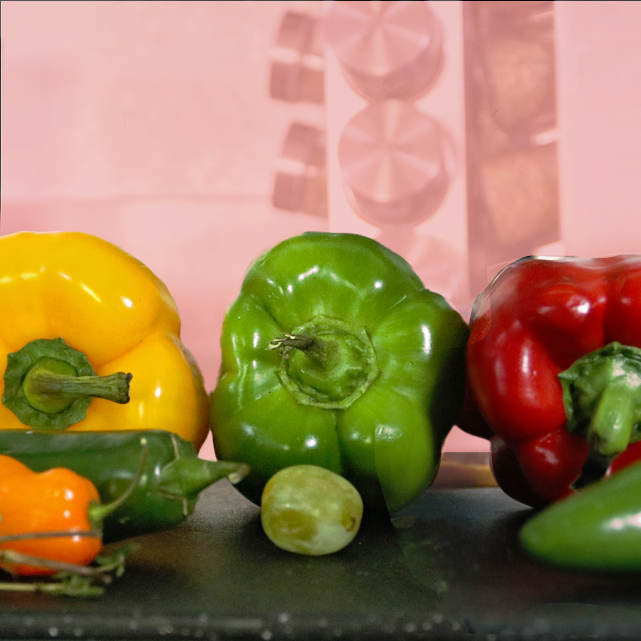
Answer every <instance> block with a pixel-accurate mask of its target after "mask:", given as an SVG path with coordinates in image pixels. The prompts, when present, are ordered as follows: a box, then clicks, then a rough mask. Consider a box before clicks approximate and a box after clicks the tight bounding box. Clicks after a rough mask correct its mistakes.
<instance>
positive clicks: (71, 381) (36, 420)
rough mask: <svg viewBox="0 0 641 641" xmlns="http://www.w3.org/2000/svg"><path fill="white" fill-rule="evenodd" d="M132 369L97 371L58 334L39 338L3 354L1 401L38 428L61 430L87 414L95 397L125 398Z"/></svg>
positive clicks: (127, 395) (31, 425)
mask: <svg viewBox="0 0 641 641" xmlns="http://www.w3.org/2000/svg"><path fill="white" fill-rule="evenodd" d="M131 378H132V376H131V374H126V373H124V372H116V373H115V374H110V375H108V376H98V375H97V374H96V372H95V371H94V370H93V368H92V366H91V364H90V363H89V360H88V359H87V357H86V356H85V354H83V353H82V352H80V351H78V350H77V349H74V348H73V347H71V346H70V345H68V344H67V343H65V342H64V340H63V339H62V338H56V339H37V340H35V341H31V342H30V343H27V344H26V345H25V346H24V347H23V348H22V349H20V350H18V351H17V352H14V353H12V354H9V355H8V356H7V369H6V370H5V373H4V394H3V396H2V403H3V405H4V406H5V407H7V408H8V409H10V410H11V411H12V412H13V413H14V414H15V415H16V416H17V417H18V419H19V420H20V421H21V422H22V423H24V424H25V425H28V426H29V427H32V428H34V429H40V430H64V429H66V428H67V427H69V426H71V425H74V424H75V423H79V422H80V421H82V420H83V419H84V418H85V416H86V415H87V409H88V408H89V404H90V403H91V401H92V400H93V399H94V398H103V399H107V400H109V401H113V402H114V403H121V404H124V403H128V402H129V385H130V382H131Z"/></svg>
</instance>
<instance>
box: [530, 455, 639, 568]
mask: <svg viewBox="0 0 641 641" xmlns="http://www.w3.org/2000/svg"><path fill="white" fill-rule="evenodd" d="M519 537H520V541H521V544H522V545H523V547H524V548H525V549H526V550H527V551H528V552H529V553H530V554H532V555H533V556H534V557H536V558H538V559H540V560H542V561H545V562H547V563H550V564H552V565H557V566H560V567H563V568H570V569H575V570H589V571H604V572H641V461H638V462H636V463H634V464H633V465H631V466H630V467H628V468H626V469H623V470H620V471H617V472H616V473H614V474H613V475H612V476H610V477H609V478H606V479H603V480H602V481H599V482H597V483H594V484H593V485H590V486H589V487H586V488H585V489H583V490H581V491H580V492H578V493H577V494H575V495H573V496H571V497H568V498H567V499H565V500H563V501H559V502H557V503H555V504H554V505H550V506H548V507H547V508H545V509H544V510H543V511H541V512H539V513H538V514H536V515H534V516H533V517H532V518H531V519H530V520H529V521H527V522H526V523H525V525H524V526H523V527H522V528H521V531H520V533H519Z"/></svg>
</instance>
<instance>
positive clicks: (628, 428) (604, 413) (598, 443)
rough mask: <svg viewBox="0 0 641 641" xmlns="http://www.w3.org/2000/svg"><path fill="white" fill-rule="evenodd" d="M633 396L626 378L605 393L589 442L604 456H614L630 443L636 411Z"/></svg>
mask: <svg viewBox="0 0 641 641" xmlns="http://www.w3.org/2000/svg"><path fill="white" fill-rule="evenodd" d="M633 393H634V391H633V390H632V393H631V390H630V386H629V385H628V384H627V381H625V380H622V379H615V380H613V381H612V382H611V383H610V384H609V385H608V386H607V387H606V388H605V389H604V390H603V392H602V393H601V398H600V400H599V403H598V405H597V408H596V411H595V413H594V415H593V416H592V421H591V422H590V427H589V428H588V433H587V439H588V443H589V444H590V447H591V448H593V449H594V450H596V451H597V452H599V454H601V455H602V456H611V457H614V456H616V455H617V454H620V453H621V452H623V451H624V450H625V449H626V448H627V447H628V445H629V443H630V438H631V437H632V425H633V420H634V409H635V404H634V399H633Z"/></svg>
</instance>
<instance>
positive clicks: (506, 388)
mask: <svg viewBox="0 0 641 641" xmlns="http://www.w3.org/2000/svg"><path fill="white" fill-rule="evenodd" d="M467 369H468V393H467V398H466V403H465V407H464V410H463V414H462V416H461V419H460V420H459V427H461V428H462V429H463V430H464V431H466V432H469V433H471V434H474V435H476V436H480V437H483V438H487V439H489V440H490V441H491V444H492V470H493V472H494V476H495V478H496V480H497V483H498V484H499V486H501V487H502V488H503V490H504V491H505V492H506V493H507V494H508V495H510V496H511V497H512V498H514V499H516V500H518V501H521V502H522V503H525V504H527V505H531V506H534V507H536V506H542V505H546V504H548V503H551V502H554V501H557V500H559V499H561V498H564V497H566V496H568V495H569V494H571V493H572V492H573V490H574V489H576V488H579V487H581V486H583V485H585V484H587V483H589V482H592V481H594V480H596V479H598V478H601V477H602V476H605V475H608V474H610V473H611V472H612V471H614V470H617V469H621V468H622V467H626V466H628V465H630V464H632V463H633V462H635V461H638V460H641V255H638V254H634V255H627V256H615V257H610V258H593V259H581V258H570V257H563V258H546V257H527V258H523V259H521V260H518V261H516V262H514V263H512V264H511V265H508V266H507V267H506V268H504V269H503V270H502V271H501V272H499V273H498V274H497V275H496V276H495V278H494V279H493V280H492V282H491V283H490V284H489V285H488V286H487V287H486V289H485V290H484V291H483V292H482V293H481V294H480V295H479V296H478V298H477V299H476V301H475V303H474V307H473V309H472V317H471V320H470V337H469V342H468V347H467Z"/></svg>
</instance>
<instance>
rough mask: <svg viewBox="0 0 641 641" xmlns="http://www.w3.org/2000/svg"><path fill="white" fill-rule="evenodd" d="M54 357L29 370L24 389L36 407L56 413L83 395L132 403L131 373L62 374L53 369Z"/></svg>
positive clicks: (28, 399)
mask: <svg viewBox="0 0 641 641" xmlns="http://www.w3.org/2000/svg"><path fill="white" fill-rule="evenodd" d="M54 360H55V359H42V360H41V361H39V362H38V363H37V364H36V365H34V366H33V367H32V368H31V369H30V370H29V372H28V373H27V375H26V376H25V379H24V381H23V383H22V392H23V394H24V395H25V397H26V399H27V401H28V402H29V404H30V405H31V407H33V408H34V409H37V410H41V411H42V412H48V413H50V414H55V413H57V412H59V411H62V410H63V409H66V408H67V407H69V405H71V404H72V403H73V402H74V401H75V400H77V399H83V398H104V399H106V400H108V401H113V402H114V403H120V404H125V403H128V402H129V383H130V382H131V374H125V373H124V372H116V373H114V374H109V375H108V376H73V375H70V374H59V373H58V372H56V371H55V370H54V369H53V368H52V363H51V361H54ZM61 406H62V407H61Z"/></svg>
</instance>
